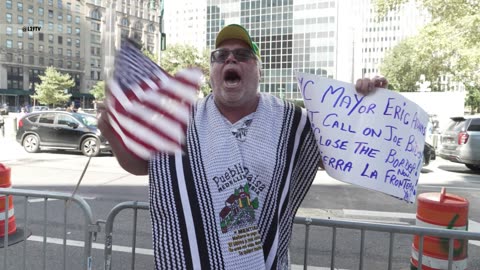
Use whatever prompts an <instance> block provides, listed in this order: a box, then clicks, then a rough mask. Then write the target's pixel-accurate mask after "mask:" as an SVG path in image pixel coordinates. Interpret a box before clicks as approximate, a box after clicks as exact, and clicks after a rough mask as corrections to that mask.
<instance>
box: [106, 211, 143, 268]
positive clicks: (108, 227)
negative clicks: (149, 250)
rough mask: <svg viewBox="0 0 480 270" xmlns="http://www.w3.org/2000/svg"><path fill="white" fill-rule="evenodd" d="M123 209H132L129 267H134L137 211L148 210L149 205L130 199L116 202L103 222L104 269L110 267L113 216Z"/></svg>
mask: <svg viewBox="0 0 480 270" xmlns="http://www.w3.org/2000/svg"><path fill="white" fill-rule="evenodd" d="M124 209H133V210H134V213H133V216H134V217H133V228H132V260H131V269H132V270H133V269H135V247H136V242H137V241H136V239H137V238H136V235H137V217H138V215H137V212H138V209H140V210H148V209H149V206H148V203H146V202H138V201H130V202H123V203H120V204H117V205H116V206H115V207H113V208H112V210H110V213H109V214H108V217H107V221H106V224H105V258H104V260H105V268H104V269H105V270H111V269H112V247H113V223H114V221H115V217H116V216H117V215H118V213H120V212H121V211H122V210H124Z"/></svg>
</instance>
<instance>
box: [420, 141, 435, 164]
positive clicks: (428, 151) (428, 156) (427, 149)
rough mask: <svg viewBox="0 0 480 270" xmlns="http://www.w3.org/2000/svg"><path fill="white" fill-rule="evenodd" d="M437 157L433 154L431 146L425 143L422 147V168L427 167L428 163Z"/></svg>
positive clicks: (433, 148) (433, 150)
mask: <svg viewBox="0 0 480 270" xmlns="http://www.w3.org/2000/svg"><path fill="white" fill-rule="evenodd" d="M436 158H437V155H436V153H435V147H433V145H431V144H429V143H427V142H425V146H424V147H423V166H424V167H425V166H428V164H430V161H432V160H435V159H436Z"/></svg>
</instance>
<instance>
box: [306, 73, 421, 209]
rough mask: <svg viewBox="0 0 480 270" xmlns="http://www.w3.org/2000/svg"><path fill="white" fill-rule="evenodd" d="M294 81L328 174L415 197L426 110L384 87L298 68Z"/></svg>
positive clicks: (385, 191) (375, 188)
mask: <svg viewBox="0 0 480 270" xmlns="http://www.w3.org/2000/svg"><path fill="white" fill-rule="evenodd" d="M297 79H298V84H299V87H300V90H301V92H302V95H303V99H304V102H305V107H306V108H307V111H308V116H309V118H310V122H311V125H312V130H313V133H314V134H315V138H316V140H317V143H318V146H319V148H320V152H321V155H322V161H323V165H324V166H325V169H326V171H327V173H328V174H329V175H330V176H331V177H333V178H335V179H338V180H340V181H344V182H348V183H351V184H355V185H359V186H362V187H366V188H369V189H373V190H377V191H381V192H384V193H387V194H390V195H392V196H394V197H397V198H400V199H403V200H406V201H408V202H412V203H413V202H415V198H416V194H417V183H418V178H419V176H420V170H421V168H422V161H423V146H424V142H425V132H426V128H427V122H428V115H427V113H426V112H425V111H424V110H423V109H422V108H420V107H419V106H417V105H416V104H415V103H413V102H411V101H409V100H408V99H406V98H405V97H403V96H402V95H400V94H398V93H395V92H392V91H388V90H385V89H380V90H377V91H376V92H375V93H373V94H370V95H368V96H363V95H361V94H358V93H357V92H356V90H355V87H354V85H353V84H349V83H344V82H340V81H336V80H332V79H327V78H324V77H319V76H315V75H311V74H304V73H298V74H297Z"/></svg>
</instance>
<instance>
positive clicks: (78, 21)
mask: <svg viewBox="0 0 480 270" xmlns="http://www.w3.org/2000/svg"><path fill="white" fill-rule="evenodd" d="M75 23H76V24H80V17H79V16H75Z"/></svg>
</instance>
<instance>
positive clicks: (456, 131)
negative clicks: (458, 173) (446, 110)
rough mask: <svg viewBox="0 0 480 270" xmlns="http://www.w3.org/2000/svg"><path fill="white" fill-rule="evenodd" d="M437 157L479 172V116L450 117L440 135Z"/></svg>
mask: <svg viewBox="0 0 480 270" xmlns="http://www.w3.org/2000/svg"><path fill="white" fill-rule="evenodd" d="M438 155H439V156H440V157H442V158H444V159H447V160H450V161H452V162H457V163H463V164H465V166H467V168H469V169H471V170H474V171H480V116H461V117H452V118H451V122H450V123H449V125H448V127H447V128H446V129H445V131H444V132H443V133H442V139H441V145H440V150H439V152H438Z"/></svg>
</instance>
